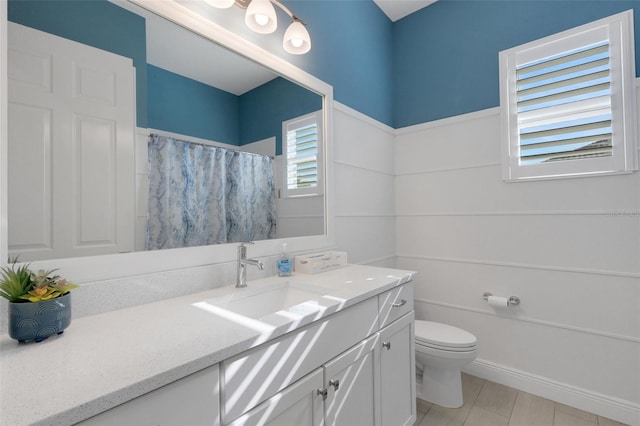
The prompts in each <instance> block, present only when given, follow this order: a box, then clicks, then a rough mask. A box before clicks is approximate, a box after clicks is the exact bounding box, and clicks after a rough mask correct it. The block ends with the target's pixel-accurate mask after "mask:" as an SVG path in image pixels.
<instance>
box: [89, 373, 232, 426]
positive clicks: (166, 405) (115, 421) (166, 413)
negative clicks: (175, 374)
mask: <svg viewBox="0 0 640 426" xmlns="http://www.w3.org/2000/svg"><path fill="white" fill-rule="evenodd" d="M219 388H220V375H219V370H218V365H217V364H216V365H214V366H211V367H208V368H206V369H204V370H202V371H199V372H197V373H193V374H192V375H190V376H187V377H184V378H182V379H180V380H178V381H176V382H173V383H171V384H168V385H166V386H163V387H161V388H160V389H157V390H155V391H153V392H149V393H147V394H145V395H142V396H140V397H138V398H136V399H132V400H131V401H128V402H125V403H124V404H122V405H118V406H117V407H115V408H112V409H111V410H108V411H105V412H103V413H101V414H98V415H97V416H95V417H91V418H90V419H87V420H85V421H83V422H80V423H78V425H82V426H89V425H95V426H107V425H113V426H122V425H136V426H144V425H148V426H158V425H164V426H174V425H175V426H178V425H179V426H189V425H193V426H204V425H209V426H218V425H220V393H219Z"/></svg>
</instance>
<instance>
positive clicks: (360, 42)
mask: <svg viewBox="0 0 640 426" xmlns="http://www.w3.org/2000/svg"><path fill="white" fill-rule="evenodd" d="M283 3H284V4H285V5H286V6H287V7H289V8H290V9H291V10H292V11H293V12H294V13H295V14H296V15H297V16H299V17H300V19H302V20H303V21H305V22H306V24H307V30H308V31H309V33H310V35H311V51H310V52H309V53H307V54H306V55H291V54H289V53H287V52H285V51H284V50H283V49H282V36H283V35H284V31H285V30H286V27H287V25H288V23H289V22H290V19H289V18H288V17H287V16H286V15H285V14H284V13H283V12H281V11H280V10H279V9H278V10H277V13H278V29H277V30H276V32H275V33H274V34H268V35H262V34H256V33H254V32H252V31H251V30H250V29H248V28H247V26H246V25H245V24H244V16H243V13H244V12H243V11H242V10H240V9H239V8H231V9H215V8H208V9H207V12H208V14H209V17H210V19H212V20H213V21H215V22H216V23H218V24H219V25H220V26H222V27H225V28H227V29H229V30H231V31H233V32H235V33H237V34H239V35H241V36H242V37H243V38H245V39H247V40H249V41H250V42H252V43H254V44H256V45H258V46H260V47H262V48H264V49H265V50H267V51H269V52H271V53H273V54H274V55H277V56H280V57H281V58H283V59H284V60H286V61H288V62H290V63H291V64H293V65H295V66H297V67H299V68H301V69H303V70H305V71H307V72H308V73H310V74H312V75H314V76H316V77H318V78H320V79H321V80H323V81H325V82H327V83H329V84H330V85H332V86H333V89H334V99H335V100H337V101H339V102H341V103H343V104H345V105H347V106H349V107H351V108H354V109H356V110H358V111H360V112H362V113H364V114H366V115H368V116H370V117H372V118H374V119H376V120H378V121H381V122H382V123H385V124H388V125H392V124H393V103H392V101H393V75H392V73H393V64H392V60H393V56H392V35H393V23H392V22H391V20H389V18H387V16H386V15H385V14H384V13H383V12H382V10H380V8H378V6H376V4H375V3H374V2H373V0H284V1H283Z"/></svg>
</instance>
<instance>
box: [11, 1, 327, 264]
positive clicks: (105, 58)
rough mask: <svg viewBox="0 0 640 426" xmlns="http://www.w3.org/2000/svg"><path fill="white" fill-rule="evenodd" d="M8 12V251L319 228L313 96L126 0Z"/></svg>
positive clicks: (45, 255) (90, 250)
mask: <svg viewBox="0 0 640 426" xmlns="http://www.w3.org/2000/svg"><path fill="white" fill-rule="evenodd" d="M8 14H9V28H8V31H9V34H8V44H9V138H8V148H9V170H8V174H9V177H8V179H9V188H10V189H9V210H8V218H9V235H8V239H9V254H10V255H12V256H15V255H19V256H20V260H23V261H31V260H45V259H56V258H68V257H78V256H89V255H90V256H94V255H101V254H110V253H121V252H130V251H141V250H151V249H153V250H155V249H163V248H174V247H187V246H198V245H209V244H218V243H230V242H236V241H245V240H261V239H273V238H288V237H298V236H310V235H322V234H324V233H325V232H326V227H325V219H326V218H325V217H324V211H325V191H324V183H323V180H322V176H321V173H320V171H321V170H322V169H323V166H322V149H321V147H322V146H323V135H322V131H321V129H322V128H323V125H322V122H321V120H322V113H321V108H322V96H320V95H318V94H316V93H314V92H312V91H310V90H308V89H306V88H304V87H302V86H300V85H297V84H294V83H292V82H291V81H290V80H287V79H285V78H282V77H280V76H278V75H276V74H274V73H273V72H272V71H270V70H269V69H266V68H264V67H262V66H260V65H258V64H256V63H254V62H252V61H250V60H247V59H246V58H243V57H241V56H240V55H237V54H235V53H232V52H230V51H228V50H226V49H224V48H222V47H220V46H218V45H216V44H214V43H213V42H211V41H210V40H207V39H205V38H203V37H201V36H198V35H196V34H194V33H192V32H190V31H188V30H186V29H184V28H182V27H180V26H178V25H176V24H173V23H171V22H169V21H168V20H165V19H163V18H160V17H158V16H156V15H153V14H151V13H150V12H148V11H146V10H144V9H142V8H139V7H137V6H135V5H133V4H130V3H127V2H122V1H119V2H108V1H106V0H95V1H91V2H76V1H68V2H63V1H25V0H10V1H9V2H8ZM25 170H29V173H25Z"/></svg>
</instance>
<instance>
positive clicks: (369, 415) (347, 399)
mask: <svg viewBox="0 0 640 426" xmlns="http://www.w3.org/2000/svg"><path fill="white" fill-rule="evenodd" d="M378 341H379V336H378V335H377V334H376V335H374V336H371V337H369V338H368V339H366V340H364V341H362V342H361V343H359V344H358V345H356V346H354V347H353V348H351V349H349V350H348V351H346V352H344V353H343V354H341V355H339V356H338V357H337V358H335V359H333V360H332V361H330V362H328V363H327V364H325V366H324V386H325V388H326V389H327V399H326V401H325V421H326V423H325V425H326V426H332V425H337V426H340V425H345V426H357V425H362V426H374V425H379V424H380V418H379V417H380V416H379V415H378V411H377V409H376V407H377V405H376V396H377V395H378V389H377V388H378V385H379V384H378V374H377V372H376V367H377V363H376V362H375V353H376V347H377V345H378Z"/></svg>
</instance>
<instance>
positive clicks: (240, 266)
mask: <svg viewBox="0 0 640 426" xmlns="http://www.w3.org/2000/svg"><path fill="white" fill-rule="evenodd" d="M245 244H253V242H252V241H247V242H244V243H240V245H239V246H238V263H237V266H236V288H244V287H246V286H247V265H253V266H257V267H258V269H260V270H261V271H262V268H263V267H264V265H263V264H262V262H261V261H260V260H254V259H247V247H246V246H245Z"/></svg>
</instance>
